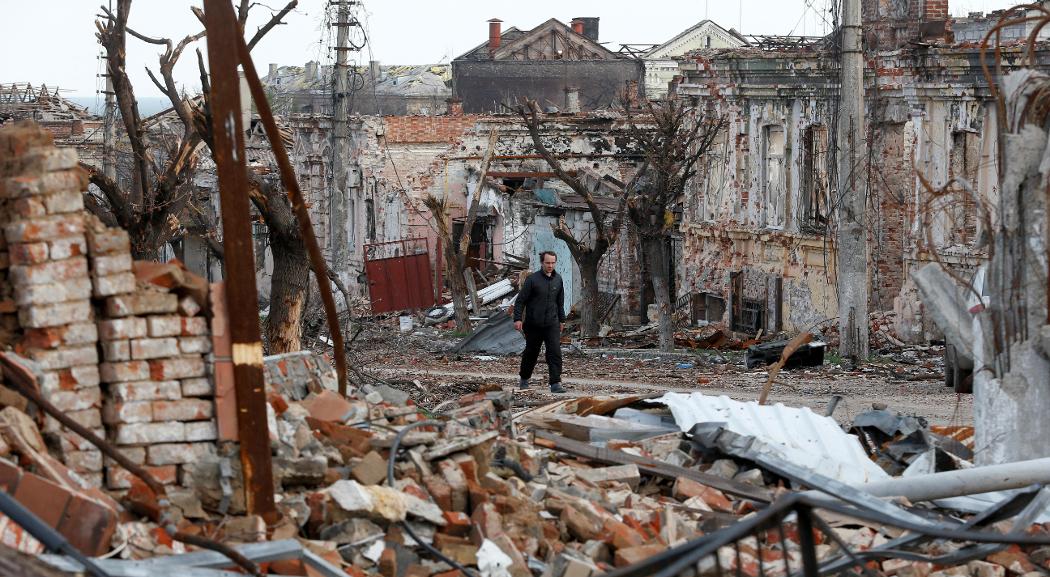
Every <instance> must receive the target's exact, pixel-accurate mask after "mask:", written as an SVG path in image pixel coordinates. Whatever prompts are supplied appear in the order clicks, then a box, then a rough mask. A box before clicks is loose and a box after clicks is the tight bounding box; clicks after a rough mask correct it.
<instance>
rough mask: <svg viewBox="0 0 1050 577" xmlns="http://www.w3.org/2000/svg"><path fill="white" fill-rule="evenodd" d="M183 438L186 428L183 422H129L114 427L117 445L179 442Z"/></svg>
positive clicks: (184, 437)
mask: <svg viewBox="0 0 1050 577" xmlns="http://www.w3.org/2000/svg"><path fill="white" fill-rule="evenodd" d="M185 439H186V428H185V425H184V424H183V423H130V424H125V425H117V427H116V443H117V444H118V445H152V444H154V443H181V442H182V441H184V440H185Z"/></svg>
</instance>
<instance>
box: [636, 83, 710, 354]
mask: <svg viewBox="0 0 1050 577" xmlns="http://www.w3.org/2000/svg"><path fill="white" fill-rule="evenodd" d="M643 106H644V108H643V110H644V111H645V112H646V115H645V122H644V125H641V123H639V121H638V120H639V118H638V116H637V115H636V114H635V113H634V111H633V110H632V108H631V106H630V105H629V104H628V105H625V106H624V110H625V111H626V114H627V118H628V122H629V124H630V127H631V137H632V139H633V140H635V142H636V143H637V145H638V148H639V150H640V152H641V153H642V154H643V155H644V156H645V162H646V164H647V166H648V170H647V172H646V174H645V176H644V178H643V180H642V181H641V182H638V183H637V184H636V185H635V186H633V187H630V188H628V190H627V195H626V199H627V215H628V216H629V218H630V219H631V223H632V224H634V226H635V227H636V228H637V230H638V234H639V236H640V237H641V243H642V252H643V254H644V255H645V260H646V264H647V265H648V267H649V273H650V275H649V276H650V278H651V279H652V283H653V293H654V298H655V299H656V304H657V306H658V307H659V311H660V313H659V314H660V316H659V334H660V350H661V351H671V350H673V349H674V329H673V326H672V323H671V315H672V313H673V312H674V311H673V309H672V306H671V294H670V278H669V277H670V268H671V267H670V256H671V255H670V254H668V250H667V240H668V239H669V238H670V234H671V231H672V230H673V228H674V225H675V217H674V212H673V209H674V207H675V206H677V205H679V204H681V202H682V200H683V195H684V193H685V186H686V183H687V182H689V179H690V178H692V177H693V175H695V174H696V168H697V163H698V162H699V160H700V159H701V158H702V157H703V156H704V155H705V154H706V153H707V151H708V149H709V148H711V145H712V144H713V143H714V141H715V138H717V137H718V134H719V133H720V132H721V131H723V130H725V128H726V126H727V125H728V122H727V120H726V118H725V116H724V115H721V114H717V113H716V112H715V111H714V109H713V108H707V109H703V110H701V109H698V108H696V107H695V106H690V105H688V104H687V103H686V102H684V101H682V100H680V99H668V100H665V101H660V102H658V103H654V102H651V101H649V100H645V101H644V104H643Z"/></svg>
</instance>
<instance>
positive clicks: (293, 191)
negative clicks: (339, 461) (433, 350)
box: [230, 7, 349, 396]
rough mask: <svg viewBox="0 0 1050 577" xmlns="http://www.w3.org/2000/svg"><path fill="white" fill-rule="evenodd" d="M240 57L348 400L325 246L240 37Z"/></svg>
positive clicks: (337, 320)
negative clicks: (314, 283)
mask: <svg viewBox="0 0 1050 577" xmlns="http://www.w3.org/2000/svg"><path fill="white" fill-rule="evenodd" d="M230 10H231V12H232V10H233V8H232V7H230ZM237 53H238V55H239V56H240V61H241V67H242V68H243V69H244V78H245V79H246V80H247V81H248V89H249V90H250V91H251V93H252V100H253V101H254V102H255V108H256V109H257V110H258V111H259V118H260V119H261V120H262V123H263V128H265V129H266V137H267V138H268V139H269V140H270V148H271V149H272V150H273V155H274V157H275V158H277V166H278V167H279V168H280V171H281V182H282V183H283V184H284V187H285V190H287V191H288V200H290V201H291V203H292V210H294V211H295V219H296V220H297V221H299V230H300V231H301V232H302V235H303V242H305V243H306V250H307V252H308V253H309V254H310V267H311V268H312V269H313V271H314V277H316V278H317V288H318V289H319V290H320V291H321V302H322V303H323V304H324V312H325V316H326V317H327V319H328V333H329V334H330V335H331V336H332V347H333V348H334V349H335V350H334V353H335V368H336V371H337V372H338V373H339V394H340V395H344V396H345V395H346V388H347V384H346V379H347V366H346V349H345V348H344V344H343V331H342V330H340V329H339V315H338V313H337V312H336V310H335V297H333V296H332V286H331V285H330V284H329V281H328V264H327V263H326V262H325V260H324V256H322V255H321V246H320V245H319V244H318V243H317V236H316V235H314V228H313V225H312V224H311V223H310V213H309V212H308V211H307V210H306V202H305V201H304V200H303V193H302V191H301V190H300V189H299V182H298V181H297V180H296V179H295V171H294V170H293V169H292V163H291V161H289V160H288V152H287V151H286V150H285V149H284V141H283V140H282V139H281V133H280V131H279V130H278V129H277V122H276V121H274V119H273V112H272V111H271V110H270V101H269V100H267V99H266V93H265V92H264V91H263V86H262V82H260V81H259V75H258V74H257V73H256V72H255V64H253V63H252V55H251V52H250V51H249V50H248V45H247V44H245V43H244V37H243V36H241V35H240V34H238V35H237ZM348 312H349V311H348Z"/></svg>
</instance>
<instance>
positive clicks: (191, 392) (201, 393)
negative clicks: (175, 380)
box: [182, 377, 215, 397]
mask: <svg viewBox="0 0 1050 577" xmlns="http://www.w3.org/2000/svg"><path fill="white" fill-rule="evenodd" d="M214 394H215V388H214V387H212V385H211V379H208V378H207V377H200V378H196V379H184V380H183V381H182V396H184V397H210V396H212V395H214Z"/></svg>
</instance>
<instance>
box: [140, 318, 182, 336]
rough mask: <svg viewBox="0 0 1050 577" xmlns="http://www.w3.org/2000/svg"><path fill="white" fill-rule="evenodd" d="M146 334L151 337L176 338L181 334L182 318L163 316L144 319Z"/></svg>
mask: <svg viewBox="0 0 1050 577" xmlns="http://www.w3.org/2000/svg"><path fill="white" fill-rule="evenodd" d="M146 326H147V333H149V336H151V337H177V336H179V335H181V334H182V317H180V316H177V315H163V316H153V317H147V318H146Z"/></svg>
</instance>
